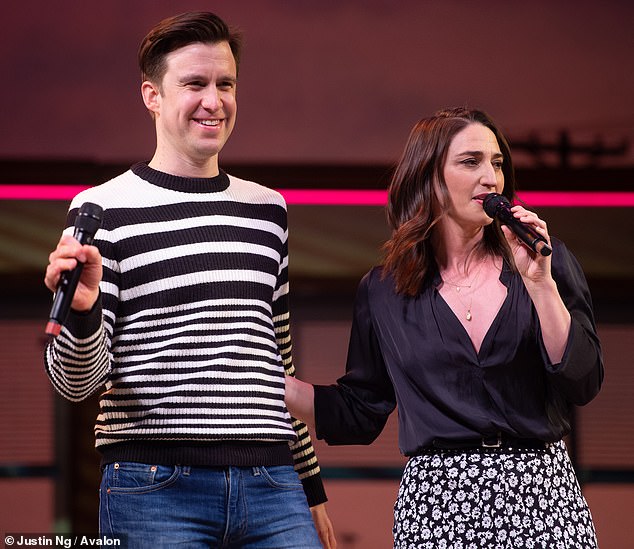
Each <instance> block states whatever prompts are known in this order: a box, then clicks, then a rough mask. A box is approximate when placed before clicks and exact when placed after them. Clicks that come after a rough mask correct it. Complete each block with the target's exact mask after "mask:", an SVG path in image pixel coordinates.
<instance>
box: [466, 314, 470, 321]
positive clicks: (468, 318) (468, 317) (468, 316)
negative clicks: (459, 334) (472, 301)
mask: <svg viewBox="0 0 634 549" xmlns="http://www.w3.org/2000/svg"><path fill="white" fill-rule="evenodd" d="M466 318H467V320H468V321H469V322H471V311H467V317H466Z"/></svg>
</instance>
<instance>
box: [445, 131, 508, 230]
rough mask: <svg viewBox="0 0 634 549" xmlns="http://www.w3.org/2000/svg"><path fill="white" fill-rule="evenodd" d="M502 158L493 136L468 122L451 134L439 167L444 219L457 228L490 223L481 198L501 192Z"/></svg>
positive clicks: (502, 176)
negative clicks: (446, 196)
mask: <svg viewBox="0 0 634 549" xmlns="http://www.w3.org/2000/svg"><path fill="white" fill-rule="evenodd" d="M503 161H504V158H503V156H502V153H501V152H500V146H499V145H498V141H497V139H496V137H495V134H494V133H493V132H492V131H491V130H490V129H489V128H487V127H486V126H483V125H482V124H479V123H472V124H470V125H468V126H467V127H465V128H464V129H463V130H461V131H460V132H459V133H457V134H456V135H455V137H454V138H453V140H452V142H451V144H450V145H449V150H448V151H447V159H446V161H445V166H444V168H443V176H444V178H445V184H446V186H447V190H448V192H449V198H450V204H449V206H450V208H449V214H448V220H450V221H452V222H454V223H456V224H457V225H459V226H460V227H463V228H470V227H474V228H475V227H481V226H483V225H488V224H489V223H491V222H492V221H493V220H492V219H491V218H490V217H489V216H488V215H487V214H486V213H485V212H484V210H483V209H482V201H483V199H484V197H485V196H486V195H487V194H488V193H491V192H496V193H501V192H502V190H503V189H504V173H503V172H502V162H503Z"/></svg>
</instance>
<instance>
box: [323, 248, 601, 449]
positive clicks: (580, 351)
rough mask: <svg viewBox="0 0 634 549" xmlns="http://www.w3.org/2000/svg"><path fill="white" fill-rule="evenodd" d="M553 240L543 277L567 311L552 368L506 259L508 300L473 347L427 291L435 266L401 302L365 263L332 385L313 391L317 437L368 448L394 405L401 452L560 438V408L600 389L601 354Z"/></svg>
mask: <svg viewBox="0 0 634 549" xmlns="http://www.w3.org/2000/svg"><path fill="white" fill-rule="evenodd" d="M552 240H553V242H552V245H553V254H552V275H553V278H554V280H555V281H556V283H557V287H558V289H559V293H560V295H561V297H562V299H563V301H564V303H565V305H566V307H567V308H568V310H569V311H570V314H571V317H572V322H571V327H570V334H569V337H568V342H567V346H566V350H565V352H564V356H563V358H562V360H561V362H560V363H559V364H551V362H550V360H549V359H548V355H547V353H546V350H545V348H544V345H543V342H542V337H541V330H540V323H539V318H538V316H537V312H536V311H535V308H534V306H533V303H532V301H531V299H530V297H529V295H528V292H527V291H526V288H525V286H524V283H523V281H522V278H521V276H520V275H519V274H517V273H513V272H512V271H511V270H510V268H509V266H508V265H506V264H505V265H504V268H503V269H502V272H501V275H500V281H501V282H502V283H503V284H504V285H505V286H506V288H507V296H506V299H505V300H504V302H503V304H502V306H501V308H500V310H499V312H498V314H497V316H496V318H495V320H494V321H493V323H492V325H491V327H490V329H489V331H488V333H487V334H486V336H485V338H484V340H483V342H482V346H481V349H480V352H479V353H476V352H475V349H474V347H473V344H472V343H471V340H470V338H469V336H468V335H467V333H466V331H465V329H464V328H463V326H462V324H461V323H460V321H459V320H458V318H457V317H456V316H455V314H454V313H453V311H452V310H451V309H450V308H449V306H448V305H447V303H446V302H445V301H444V299H443V298H442V297H441V295H440V293H439V292H438V286H439V285H440V282H441V279H440V276H439V275H438V273H437V272H436V274H435V276H434V277H432V280H431V281H430V283H429V284H427V285H425V287H424V289H423V290H422V291H421V293H420V294H419V295H417V296H415V297H407V296H403V295H399V294H396V293H395V291H394V282H393V280H392V279H391V278H390V277H389V276H388V277H386V278H385V279H382V277H381V268H380V267H375V268H374V269H372V270H371V271H370V272H369V273H367V274H366V275H365V277H364V278H363V279H362V281H361V283H360V284H359V288H358V292H357V296H356V300H355V310H354V318H353V323H352V330H351V335H350V343H349V349H348V358H347V364H346V374H345V375H344V376H343V377H341V378H340V379H339V380H338V381H337V384H336V385H330V386H323V385H322V386H315V419H316V434H317V437H318V438H322V439H325V440H326V442H328V443H329V444H369V443H371V442H372V441H373V440H374V439H375V438H376V437H377V436H378V435H379V434H380V432H381V430H382V429H383V427H384V425H385V422H386V421H387V417H388V416H389V414H390V413H391V412H392V411H393V410H394V408H395V407H396V405H397V404H398V424H399V447H400V450H401V452H402V453H403V454H405V455H415V454H416V453H417V451H418V450H420V449H421V448H424V447H429V446H431V445H432V442H433V440H434V439H436V438H440V439H444V440H464V439H473V438H478V437H481V436H488V435H494V434H496V433H498V432H503V433H506V434H507V435H508V436H511V437H517V438H537V439H540V440H544V441H546V442H554V441H557V440H559V439H561V438H562V436H564V435H565V434H567V433H568V431H569V430H570V411H571V406H572V405H583V404H586V403H587V402H589V401H590V400H591V399H592V398H593V397H594V396H595V395H596V394H597V393H598V391H599V388H600V386H601V382H602V380H603V361H602V356H601V348H600V343H599V340H598V337H597V333H596V327H595V323H594V318H593V313H592V304H591V298H590V293H589V290H588V285H587V282H586V279H585V276H584V274H583V271H582V270H581V267H580V265H579V263H578V262H577V260H576V259H575V258H574V256H573V255H572V253H571V252H570V251H568V249H567V248H566V247H565V245H564V244H563V243H562V242H560V241H558V240H556V239H552Z"/></svg>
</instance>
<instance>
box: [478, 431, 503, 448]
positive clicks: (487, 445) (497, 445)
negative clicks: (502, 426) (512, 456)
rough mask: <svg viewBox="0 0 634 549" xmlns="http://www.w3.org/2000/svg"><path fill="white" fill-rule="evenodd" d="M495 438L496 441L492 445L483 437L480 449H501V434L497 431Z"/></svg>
mask: <svg viewBox="0 0 634 549" xmlns="http://www.w3.org/2000/svg"><path fill="white" fill-rule="evenodd" d="M496 436H497V440H496V441H495V442H492V443H489V442H487V441H486V439H485V437H482V448H501V447H502V433H500V432H499V431H498V433H497V435H496Z"/></svg>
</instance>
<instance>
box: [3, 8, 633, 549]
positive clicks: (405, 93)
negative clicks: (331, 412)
mask: <svg viewBox="0 0 634 549" xmlns="http://www.w3.org/2000/svg"><path fill="white" fill-rule="evenodd" d="M190 9H210V10H212V11H215V12H217V13H218V14H219V15H221V16H222V17H224V18H225V19H226V20H227V21H228V22H229V23H230V24H233V25H235V26H238V27H240V28H241V29H242V30H243V32H244V34H245V38H246V42H245V49H244V54H243V60H242V64H241V67H240V75H239V85H238V104H239V116H238V122H237V125H236V129H235V131H234V134H233V136H232V138H231V140H230V141H229V144H228V145H227V147H226V149H225V151H223V153H222V155H221V164H222V165H223V166H224V167H225V168H226V169H227V171H230V172H231V173H234V174H235V175H238V176H243V177H247V178H250V179H254V180H257V181H260V182H262V183H264V184H267V185H269V186H271V187H274V188H279V189H280V190H284V189H292V188H309V189H355V190H365V189H370V190H381V189H385V187H386V185H387V181H388V179H389V173H390V170H391V168H392V166H393V165H394V163H395V161H396V160H397V158H398V155H399V153H400V150H401V148H402V146H403V144H404V142H405V139H406V136H407V133H408V132H409V129H410V128H411V126H412V125H413V124H414V122H415V121H416V120H418V119H419V118H420V117H422V116H426V115H428V114H430V113H432V112H434V111H435V110H437V109H439V108H441V107H445V106H454V105H462V104H467V105H470V106H478V107H480V108H483V109H485V110H487V111H488V112H489V113H490V114H491V115H492V116H493V117H494V118H495V119H496V120H497V121H498V122H499V123H500V125H501V126H502V127H503V129H504V130H505V132H506V134H507V135H508V137H509V139H510V142H511V146H512V148H513V149H514V151H515V159H516V163H517V166H518V182H519V187H520V189H521V190H525V191H549V192H552V191H563V192H588V191H593V192H596V191H598V192H603V193H606V194H604V195H603V196H615V194H614V193H618V192H621V193H632V191H634V188H633V185H632V181H633V179H632V176H633V175H634V153H633V149H632V147H631V143H632V138H633V137H634V102H633V101H632V98H633V97H634V71H633V68H634V67H633V62H632V59H633V57H634V56H633V54H634V43H633V38H632V32H631V28H632V23H633V22H634V18H633V15H634V6H633V5H632V3H631V2H626V1H619V0H608V1H606V2H603V3H601V4H597V3H596V2H589V1H583V0H582V1H579V2H574V3H572V2H568V1H563V0H559V1H549V2H547V1H544V0H537V1H534V2H530V3H528V2H527V3H520V2H505V1H502V0H483V1H481V2H477V3H476V2H468V1H464V0H463V1H460V0H447V1H413V0H399V1H398V2H392V1H387V0H365V1H358V2H353V1H332V0H324V1H322V2H319V3H315V2H307V1H304V0H297V1H294V2H284V1H281V0H279V1H272V0H262V1H256V0H248V1H247V0H235V1H233V2H220V1H216V2H214V1H206V2H203V1H191V0H187V1H181V2H178V3H174V2H168V1H166V0H154V1H149V0H148V1H141V0H138V1H134V2H129V1H124V0H110V1H108V2H102V3H92V2H84V3H80V2H74V1H68V0H62V1H58V2H54V3H48V2H33V1H25V2H21V3H14V2H12V3H10V4H8V5H7V6H5V8H4V12H3V21H4V25H3V32H2V33H1V35H0V69H1V74H2V75H3V77H4V78H3V85H2V86H1V87H0V104H1V105H2V108H1V109H0V128H1V130H2V131H1V132H0V193H2V189H5V190H6V189H8V188H9V186H11V185H17V186H18V187H20V186H22V187H24V188H25V189H27V188H31V187H29V186H31V185H61V184H68V185H92V184H97V183H100V182H102V181H105V180H106V179H108V178H109V177H111V176H113V175H116V174H117V173H119V172H120V171H123V170H124V169H126V168H127V167H128V166H129V165H130V164H131V163H132V162H134V161H137V160H142V159H149V157H150V156H151V154H152V151H153V148H154V140H153V139H154V138H153V135H154V134H153V128H152V122H151V120H150V118H149V117H148V115H147V114H146V112H145V111H144V108H143V105H142V102H141V99H140V95H139V84H140V81H139V80H140V79H139V74H138V69H137V67H136V51H137V48H138V44H139V42H140V40H141V38H142V36H143V35H144V34H145V33H146V32H147V30H148V29H149V28H150V27H151V26H152V25H154V24H155V23H156V22H158V21H159V20H160V19H162V18H163V17H165V16H168V15H172V14H174V13H177V12H180V11H185V10H190ZM0 196H4V198H0V531H1V532H9V531H13V532H40V533H46V532H52V531H55V530H57V531H73V532H94V531H95V530H96V504H97V492H96V490H97V486H98V466H97V463H98V458H97V455H96V454H95V452H94V450H93V448H92V445H93V437H92V425H93V421H94V416H95V413H96V408H95V404H96V401H95V400H90V401H88V402H86V403H83V404H81V405H71V404H68V403H66V402H64V401H62V400H61V399H60V398H59V397H57V396H56V395H55V394H53V392H52V389H51V388H50V386H49V383H48V380H47V378H46V376H45V374H44V371H43V367H42V358H41V354H42V348H43V345H44V343H45V340H44V335H43V330H44V325H45V323H46V317H47V313H48V308H49V307H50V296H49V294H48V292H46V291H45V290H44V288H43V284H42V278H43V272H44V269H45V265H46V263H47V256H48V253H49V252H50V250H51V249H52V248H53V247H54V245H55V243H56V241H57V239H58V237H59V232H60V230H61V228H62V226H63V223H64V218H65V211H66V208H67V207H68V200H67V199H59V200H41V199H38V195H37V194H35V195H32V196H30V197H28V199H27V198H24V197H22V198H20V199H12V198H10V197H9V194H8V193H5V194H4V195H1V194H0ZM623 196H631V194H630V195H627V194H626V195H623ZM14 198H15V197H14ZM534 206H535V209H537V210H538V212H539V213H540V215H542V216H543V217H544V218H545V219H546V220H547V221H548V223H549V227H550V231H551V233H552V234H554V235H556V236H559V237H560V238H562V239H563V240H564V241H566V243H567V244H568V245H569V247H570V248H571V249H572V250H573V252H574V253H575V254H576V255H577V257H578V258H579V260H580V262H581V264H582V265H583V267H584V269H585V271H586V274H587V276H588V279H589V282H590V285H591V289H592V291H593V296H594V299H595V307H596V314H597V322H598V325H599V331H600V335H601V338H602V342H603V346H604V353H605V366H606V382H605V386H604V389H603V391H602V393H601V394H600V395H599V397H597V399H595V401H593V402H592V403H591V404H590V405H588V406H587V407H585V408H583V409H580V410H579V413H578V415H577V418H576V425H575V431H574V433H573V435H572V437H571V438H570V440H569V441H568V442H569V446H570V449H571V453H572V456H573V459H574V462H575V465H576V466H577V469H578V471H579V475H580V479H581V480H582V482H583V489H584V493H585V495H586V497H587V499H588V501H589V503H590V505H591V509H592V512H593V515H594V517H595V521H596V525H597V529H598V533H599V541H600V544H601V547H607V548H609V547H614V548H619V549H620V548H622V547H626V546H627V544H628V543H631V540H630V538H629V533H628V532H626V529H627V524H628V522H627V520H628V518H629V515H630V513H631V510H632V508H633V507H634V484H632V481H633V480H634V457H633V456H634V452H633V451H634V404H633V402H634V401H633V399H632V394H633V389H634V374H632V371H633V370H632V368H631V366H632V358H631V357H632V356H633V355H634V348H633V347H634V344H633V343H632V342H633V341H634V321H633V320H632V313H631V311H632V310H633V309H632V305H633V304H634V303H633V302H634V291H633V290H632V282H633V281H634V257H633V255H634V252H633V247H632V236H631V235H632V234H634V231H633V229H634V227H633V224H634V223H633V221H632V220H633V219H634V218H633V216H632V208H631V206H627V205H624V204H623V205H621V206H618V205H613V206H610V207H600V206H599V205H598V204H592V203H591V202H587V201H586V202H585V203H584V205H583V206H582V207H568V205H567V204H566V203H565V202H559V203H557V204H556V205H549V206H548V205H543V204H540V203H538V204H534ZM289 223H290V234H291V236H290V239H291V240H290V254H291V264H290V273H291V288H292V301H291V304H292V307H293V309H292V314H293V330H294V355H295V360H296V364H297V368H298V370H299V373H300V375H301V377H303V378H305V379H307V380H309V381H313V382H316V383H329V382H332V381H334V380H335V379H336V378H337V377H338V376H339V375H340V374H341V372H342V370H343V364H344V360H345V353H346V346H347V337H348V330H349V322H350V315H351V304H352V299H353V295H354V288H355V286H356V283H357V282H358V280H359V278H360V277H361V276H362V275H363V274H364V273H365V271H367V270H368V269H369V268H370V266H372V265H373V264H374V263H376V262H377V261H379V259H380V253H379V249H380V246H381V244H382V242H383V241H384V240H385V239H386V238H387V237H388V235H389V232H388V228H387V226H386V224H385V220H384V215H383V210H382V207H381V206H380V205H374V206H360V205H345V206H343V205H329V206H326V205H318V204H317V205H302V204H295V203H290V204H289ZM395 419H396V418H392V420H391V421H390V423H389V425H388V427H387V428H386V430H385V432H384V433H383V434H382V435H381V437H380V439H379V440H378V441H377V442H376V443H375V444H373V445H372V446H370V447H344V448H340V447H336V448H334V447H327V446H325V445H324V444H323V443H321V442H317V447H318V453H319V457H320V461H321V464H322V468H323V473H324V476H325V478H326V479H327V480H326V482H327V489H328V493H329V496H330V503H329V506H330V513H331V518H332V519H333V522H334V523H335V528H336V530H337V534H338V536H339V543H340V546H341V547H343V548H364V549H365V548H370V549H371V548H374V547H377V548H382V547H389V546H390V540H391V521H392V516H391V507H392V504H393V501H394V499H395V496H396V489H397V485H398V478H399V477H400V471H401V469H402V465H403V458H402V457H401V456H400V455H399V453H398V446H397V441H396V433H395V428H394V426H395ZM626 513H627V514H626Z"/></svg>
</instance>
